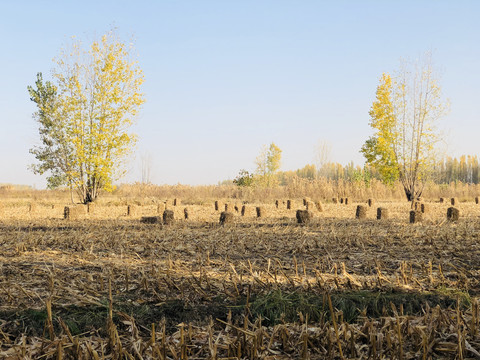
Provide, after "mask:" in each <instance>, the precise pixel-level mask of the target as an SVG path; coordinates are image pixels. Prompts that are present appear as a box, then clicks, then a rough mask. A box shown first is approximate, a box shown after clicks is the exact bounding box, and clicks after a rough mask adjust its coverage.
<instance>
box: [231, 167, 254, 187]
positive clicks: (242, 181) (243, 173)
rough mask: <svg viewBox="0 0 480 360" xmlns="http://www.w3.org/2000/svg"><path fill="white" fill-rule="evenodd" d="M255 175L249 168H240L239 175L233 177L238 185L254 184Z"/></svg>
mask: <svg viewBox="0 0 480 360" xmlns="http://www.w3.org/2000/svg"><path fill="white" fill-rule="evenodd" d="M253 181H254V177H253V175H252V174H250V173H249V172H248V171H247V170H244V169H242V170H240V172H239V173H238V175H237V177H236V178H235V179H233V183H234V184H235V185H237V186H247V187H248V186H252V185H253Z"/></svg>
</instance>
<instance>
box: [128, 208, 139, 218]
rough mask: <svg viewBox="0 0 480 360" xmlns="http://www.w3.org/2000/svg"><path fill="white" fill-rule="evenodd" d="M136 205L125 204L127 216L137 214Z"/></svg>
mask: <svg viewBox="0 0 480 360" xmlns="http://www.w3.org/2000/svg"><path fill="white" fill-rule="evenodd" d="M137 212H138V211H137V206H136V205H128V206H127V216H132V217H133V216H137Z"/></svg>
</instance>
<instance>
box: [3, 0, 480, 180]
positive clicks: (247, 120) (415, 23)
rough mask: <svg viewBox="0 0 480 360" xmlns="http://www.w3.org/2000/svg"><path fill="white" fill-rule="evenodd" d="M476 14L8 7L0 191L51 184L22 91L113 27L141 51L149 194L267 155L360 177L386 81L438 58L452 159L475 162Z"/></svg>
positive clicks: (219, 6)
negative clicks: (269, 148) (404, 65)
mask: <svg viewBox="0 0 480 360" xmlns="http://www.w3.org/2000/svg"><path fill="white" fill-rule="evenodd" d="M479 18H480V1H438V0H432V1H356V0H352V1H302V0H291V1H281V0H270V1H267V0H264V1H263V0H238V1H233V0H231V1H227V0H217V1H201V0H195V1H181V0H178V1H173V0H170V1H166V0H165V1H131V0H129V1H118V0H117V1H101V0H97V1H67V0H65V1H40V0H37V1H14V0H11V1H10V0H3V1H1V2H0V34H1V39H2V41H1V52H0V54H1V56H0V78H1V84H2V86H1V88H0V129H1V130H0V134H1V140H0V154H1V155H0V169H1V170H0V183H21V184H29V185H33V184H35V186H36V187H43V186H44V184H45V181H44V179H43V178H42V177H39V176H35V175H33V174H31V172H29V171H28V170H27V166H28V165H29V164H30V163H32V162H33V157H32V156H31V155H30V154H29V153H28V149H29V148H30V147H32V145H33V144H34V143H35V142H37V141H38V136H37V128H36V124H35V122H34V121H33V120H32V117H31V114H32V112H33V111H34V110H35V108H34V104H33V103H31V102H30V100H29V97H28V93H27V86H28V85H31V84H33V83H34V80H35V76H36V73H37V72H40V71H41V72H43V73H44V77H47V78H48V76H49V72H50V69H51V68H52V67H53V62H52V58H53V57H54V56H56V55H57V54H58V52H59V49H60V48H61V46H62V45H64V44H66V43H68V42H69V40H68V39H69V38H70V37H71V36H73V35H75V36H79V37H81V38H84V39H86V40H91V39H93V38H95V37H96V36H99V35H101V34H103V33H105V32H106V31H108V30H109V29H110V28H112V27H117V28H118V32H119V34H120V35H121V36H122V38H123V39H125V40H128V39H129V38H130V37H131V35H133V36H134V37H135V38H136V50H137V52H138V56H139V61H140V66H141V67H142V69H143V70H144V73H145V77H146V83H145V85H144V89H143V90H144V92H145V95H146V99H147V102H146V103H145V105H144V107H143V110H142V112H141V115H140V116H139V118H138V121H137V125H136V126H135V131H136V132H137V133H138V135H139V138H140V140H139V143H138V147H137V156H136V158H135V159H134V160H133V161H132V162H131V164H130V172H129V174H128V175H127V177H126V178H125V179H124V180H123V181H136V180H137V181H138V180H140V179H141V176H140V158H141V155H142V154H149V156H150V158H151V164H152V165H151V171H152V176H151V180H152V181H153V182H154V183H157V184H165V183H167V184H175V183H184V184H208V183H210V184H215V183H217V182H218V181H220V180H223V179H227V178H233V177H235V175H236V174H237V173H238V171H239V170H240V169H247V170H253V169H254V159H255V157H256V155H257V154H258V153H259V151H260V148H261V146H262V145H263V144H269V143H270V142H272V141H273V142H275V143H276V144H277V145H278V146H279V147H280V148H281V149H282V150H283V164H282V169H283V170H291V169H296V168H299V167H302V166H304V165H305V164H307V163H312V161H313V157H314V148H315V144H316V143H317V141H318V140H320V139H322V140H327V141H329V142H330V143H331V145H332V154H331V160H332V161H336V162H340V163H347V162H349V161H350V160H353V161H354V162H355V163H357V164H363V159H362V157H361V155H360V154H359V149H360V147H361V145H362V144H363V142H364V141H365V140H366V138H368V136H369V135H370V133H371V131H370V128H369V126H368V122H369V116H368V111H369V108H370V106H371V103H372V101H373V99H374V96H375V90H376V86H377V84H378V79H379V77H380V76H381V74H382V72H392V71H394V70H395V69H396V68H398V67H399V59H400V58H401V57H409V58H416V57H418V56H419V55H421V54H422V53H423V52H425V51H429V50H432V51H433V58H434V61H435V63H436V65H437V66H438V68H439V69H440V70H441V72H442V74H443V75H442V81H441V83H442V87H443V91H444V93H445V95H446V96H447V97H448V98H449V99H450V102H451V111H450V113H449V115H448V117H447V118H446V119H445V120H444V121H443V122H442V123H441V127H442V129H443V131H444V133H445V134H446V139H447V141H448V149H449V151H450V152H451V153H452V154H453V155H460V154H462V153H466V154H477V155H480V144H479V139H480V137H479V136H480V121H479V120H480V101H479V88H478V86H479V84H480V71H479V69H480V22H479V21H478V19H479Z"/></svg>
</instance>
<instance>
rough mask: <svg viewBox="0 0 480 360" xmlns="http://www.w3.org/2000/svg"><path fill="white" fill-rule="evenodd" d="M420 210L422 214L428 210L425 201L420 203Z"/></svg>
mask: <svg viewBox="0 0 480 360" xmlns="http://www.w3.org/2000/svg"><path fill="white" fill-rule="evenodd" d="M420 211H421V212H422V213H424V214H426V213H427V212H428V211H429V206H428V205H427V204H425V203H421V204H420Z"/></svg>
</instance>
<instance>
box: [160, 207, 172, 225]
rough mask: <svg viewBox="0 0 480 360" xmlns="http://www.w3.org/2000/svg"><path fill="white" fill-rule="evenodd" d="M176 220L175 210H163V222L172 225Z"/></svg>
mask: <svg viewBox="0 0 480 360" xmlns="http://www.w3.org/2000/svg"><path fill="white" fill-rule="evenodd" d="M174 222H175V213H174V212H173V210H165V211H164V212H163V223H164V224H165V225H171V224H173V223H174Z"/></svg>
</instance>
